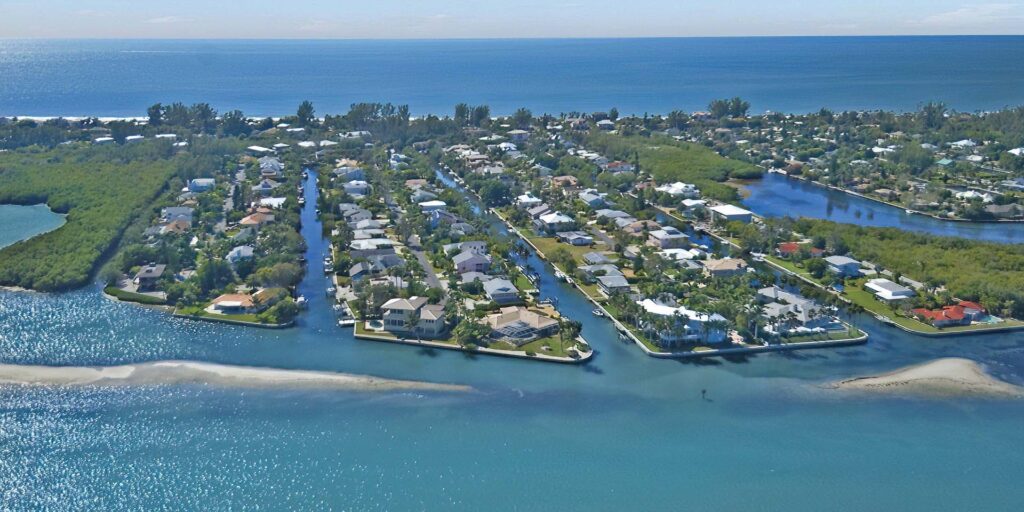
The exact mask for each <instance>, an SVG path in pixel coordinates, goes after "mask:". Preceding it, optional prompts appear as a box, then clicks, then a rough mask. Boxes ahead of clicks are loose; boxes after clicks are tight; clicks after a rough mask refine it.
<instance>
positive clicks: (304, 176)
mask: <svg viewBox="0 0 1024 512" xmlns="http://www.w3.org/2000/svg"><path fill="white" fill-rule="evenodd" d="M308 177H309V173H308V172H306V171H302V179H306V178H308Z"/></svg>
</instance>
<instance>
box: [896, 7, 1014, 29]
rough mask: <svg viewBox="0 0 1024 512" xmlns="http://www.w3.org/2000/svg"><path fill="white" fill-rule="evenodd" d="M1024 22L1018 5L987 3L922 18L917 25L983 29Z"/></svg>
mask: <svg viewBox="0 0 1024 512" xmlns="http://www.w3.org/2000/svg"><path fill="white" fill-rule="evenodd" d="M1014 20H1022V21H1024V8H1022V5H1021V4H1019V3H988V4H971V5H965V6H964V7H961V8H959V9H955V10H952V11H946V12H940V13H936V14H932V15H929V16H926V17H924V18H922V19H921V20H920V21H918V22H916V23H915V24H917V25H923V26H928V27H983V26H991V25H1003V24H1006V23H1008V22H1012V21H1014Z"/></svg>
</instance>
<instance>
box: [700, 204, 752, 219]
mask: <svg viewBox="0 0 1024 512" xmlns="http://www.w3.org/2000/svg"><path fill="white" fill-rule="evenodd" d="M709 210H711V218H712V219H714V220H720V221H723V222H744V223H749V222H750V221H751V220H753V218H754V214H753V213H751V212H749V211H747V210H744V209H743V208H740V207H738V206H733V205H731V204H722V205H718V206H712V207H711V208H709Z"/></svg>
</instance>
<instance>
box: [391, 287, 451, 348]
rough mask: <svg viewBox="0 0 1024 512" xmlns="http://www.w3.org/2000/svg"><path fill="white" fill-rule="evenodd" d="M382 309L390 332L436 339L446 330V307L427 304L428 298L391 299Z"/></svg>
mask: <svg viewBox="0 0 1024 512" xmlns="http://www.w3.org/2000/svg"><path fill="white" fill-rule="evenodd" d="M380 309H381V313H382V317H383V324H384V330H386V331H388V332H393V333H398V334H414V335H417V336H423V337H428V338H435V337H438V336H439V335H440V334H441V333H442V332H444V330H445V317H444V306H442V305H440V304H427V298H426V297H410V298H408V299H402V298H395V299H391V300H389V301H387V302H385V303H384V304H383V305H382V306H381V307H380Z"/></svg>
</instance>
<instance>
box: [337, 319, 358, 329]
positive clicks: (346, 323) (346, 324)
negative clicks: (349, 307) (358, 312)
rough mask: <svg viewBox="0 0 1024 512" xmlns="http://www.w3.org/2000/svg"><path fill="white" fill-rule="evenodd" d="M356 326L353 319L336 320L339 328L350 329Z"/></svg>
mask: <svg viewBox="0 0 1024 512" xmlns="http://www.w3.org/2000/svg"><path fill="white" fill-rule="evenodd" d="M355 324H356V319H355V318H342V319H341V320H338V325H339V326H341V327H351V326H353V325H355Z"/></svg>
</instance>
